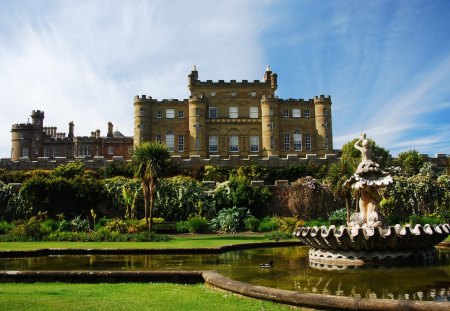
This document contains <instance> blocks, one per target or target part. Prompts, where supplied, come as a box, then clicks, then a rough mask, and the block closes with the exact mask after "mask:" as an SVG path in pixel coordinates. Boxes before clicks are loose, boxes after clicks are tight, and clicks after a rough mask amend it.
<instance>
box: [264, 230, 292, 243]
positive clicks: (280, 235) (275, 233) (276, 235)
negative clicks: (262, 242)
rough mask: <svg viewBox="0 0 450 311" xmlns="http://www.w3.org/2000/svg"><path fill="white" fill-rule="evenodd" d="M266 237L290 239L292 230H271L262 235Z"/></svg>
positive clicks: (270, 238)
mask: <svg viewBox="0 0 450 311" xmlns="http://www.w3.org/2000/svg"><path fill="white" fill-rule="evenodd" d="M264 236H265V237H266V238H267V239H269V240H276V241H278V240H290V239H292V238H293V236H292V232H291V233H288V232H284V231H279V230H278V231H273V232H269V233H266V234H265V235H264Z"/></svg>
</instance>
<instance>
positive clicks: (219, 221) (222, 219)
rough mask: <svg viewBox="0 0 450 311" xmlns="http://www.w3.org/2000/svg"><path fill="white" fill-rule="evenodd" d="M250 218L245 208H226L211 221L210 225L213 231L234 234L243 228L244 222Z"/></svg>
mask: <svg viewBox="0 0 450 311" xmlns="http://www.w3.org/2000/svg"><path fill="white" fill-rule="evenodd" d="M249 217H251V214H250V212H249V211H248V209H246V208H242V207H241V208H238V207H233V208H226V209H223V210H221V211H220V212H219V213H218V215H217V217H216V218H214V219H212V220H211V222H210V224H211V227H212V228H213V229H214V230H220V231H223V232H227V233H236V232H238V231H242V229H243V228H244V220H245V219H247V218H249Z"/></svg>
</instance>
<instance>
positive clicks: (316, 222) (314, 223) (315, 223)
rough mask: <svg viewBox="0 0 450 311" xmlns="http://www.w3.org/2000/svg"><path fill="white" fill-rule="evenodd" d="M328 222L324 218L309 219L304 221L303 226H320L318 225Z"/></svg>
mask: <svg viewBox="0 0 450 311" xmlns="http://www.w3.org/2000/svg"><path fill="white" fill-rule="evenodd" d="M329 225H330V222H329V221H328V220H326V219H324V218H321V217H319V218H317V219H311V220H309V221H306V222H305V227H315V226H317V227H320V226H327V227H328V226H329Z"/></svg>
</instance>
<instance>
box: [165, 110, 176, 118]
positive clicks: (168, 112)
mask: <svg viewBox="0 0 450 311" xmlns="http://www.w3.org/2000/svg"><path fill="white" fill-rule="evenodd" d="M166 118H167V119H173V118H175V109H166Z"/></svg>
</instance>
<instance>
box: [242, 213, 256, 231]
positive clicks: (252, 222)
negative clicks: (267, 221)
mask: <svg viewBox="0 0 450 311" xmlns="http://www.w3.org/2000/svg"><path fill="white" fill-rule="evenodd" d="M259 223H260V221H259V219H258V218H255V217H249V218H247V219H246V220H244V225H245V229H247V230H248V231H253V232H255V231H257V230H258V226H259Z"/></svg>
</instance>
